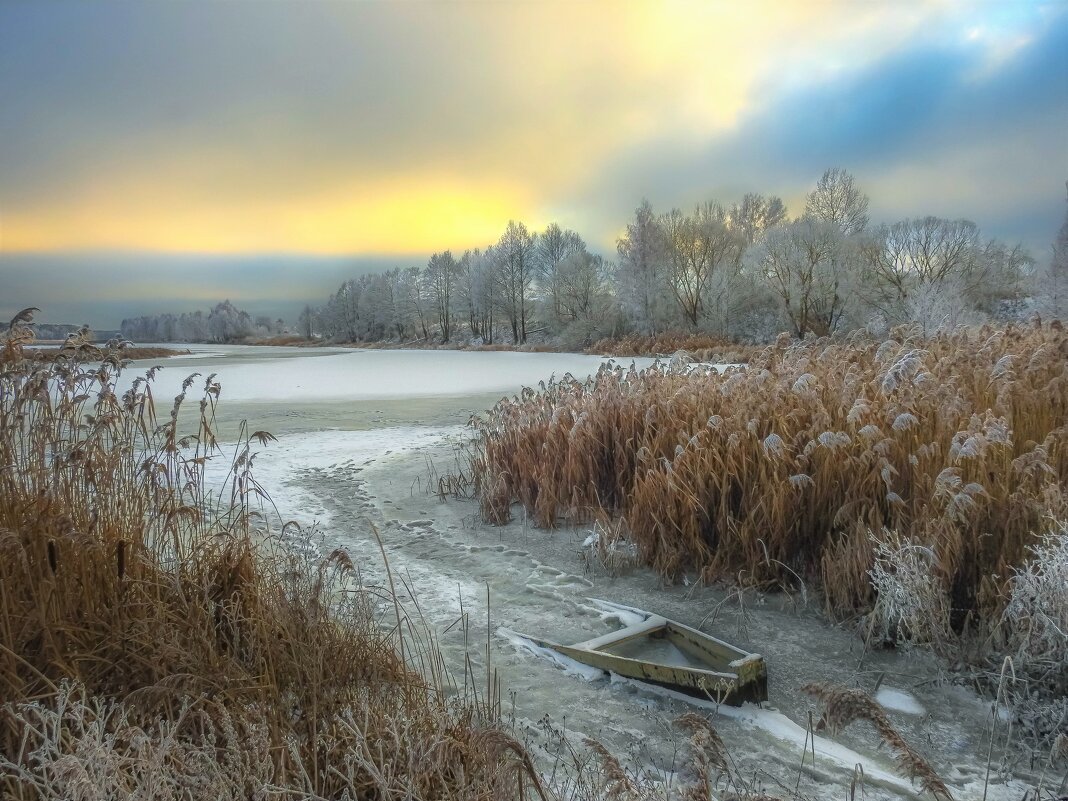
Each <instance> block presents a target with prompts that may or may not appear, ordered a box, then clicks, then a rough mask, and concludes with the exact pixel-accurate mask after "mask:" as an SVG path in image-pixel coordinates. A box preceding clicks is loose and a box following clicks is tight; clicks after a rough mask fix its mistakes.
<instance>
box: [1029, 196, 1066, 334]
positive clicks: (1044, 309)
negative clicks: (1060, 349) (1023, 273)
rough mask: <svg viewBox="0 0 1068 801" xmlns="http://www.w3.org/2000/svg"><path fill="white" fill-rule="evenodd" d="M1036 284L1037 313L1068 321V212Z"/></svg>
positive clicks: (1037, 275) (1038, 274)
mask: <svg viewBox="0 0 1068 801" xmlns="http://www.w3.org/2000/svg"><path fill="white" fill-rule="evenodd" d="M1065 186H1066V187H1068V183H1066V184H1065ZM1034 283H1035V293H1034V294H1035V309H1036V311H1038V313H1039V314H1041V315H1042V316H1043V317H1048V318H1051V319H1057V320H1068V212H1066V213H1065V215H1064V223H1063V224H1062V225H1061V228H1060V230H1059V231H1058V232H1057V238H1056V239H1054V240H1053V248H1052V253H1051V254H1050V259H1049V261H1048V262H1047V263H1046V264H1045V265H1044V266H1043V268H1042V269H1041V270H1039V271H1038V272H1037V273H1036V275H1035V282H1034Z"/></svg>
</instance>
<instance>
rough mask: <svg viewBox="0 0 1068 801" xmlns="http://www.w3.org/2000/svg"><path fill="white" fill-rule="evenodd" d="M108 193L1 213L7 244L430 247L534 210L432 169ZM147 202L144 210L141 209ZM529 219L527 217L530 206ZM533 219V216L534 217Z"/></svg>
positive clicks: (505, 192)
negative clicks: (35, 211) (240, 188)
mask: <svg viewBox="0 0 1068 801" xmlns="http://www.w3.org/2000/svg"><path fill="white" fill-rule="evenodd" d="M152 194H153V193H152V191H151V190H150V189H146V190H145V191H144V194H143V196H141V197H130V196H114V195H112V196H110V197H109V198H101V200H100V201H99V202H98V203H96V204H92V205H90V206H80V205H78V206H73V207H70V208H66V209H60V210H56V211H53V212H52V213H49V214H43V215H36V216H30V215H28V216H26V217H19V216H17V215H5V217H4V218H3V219H2V221H0V248H2V249H3V250H6V251H47V250H77V249H90V250H150V251H160V252H174V253H187V252H188V253H196V252H201V253H242V252H276V253H277V252H301V253H311V254H333V253H374V254H389V253H423V252H428V251H432V250H437V249H444V248H447V247H450V246H451V245H450V243H454V242H455V243H457V245H458V246H459V247H463V246H465V244H466V243H487V244H488V243H491V242H493V241H494V240H496V238H497V237H499V236H500V233H501V231H502V230H503V229H504V227H505V225H506V224H507V222H508V220H509V219H510V215H511V216H512V217H515V216H516V210H519V211H521V212H522V211H524V210H529V209H530V203H529V201H528V199H527V198H525V197H523V196H522V195H521V194H520V193H518V192H515V191H511V190H509V189H508V188H506V187H491V186H465V185H463V184H461V183H459V182H441V181H437V182H435V180H434V179H433V178H430V177H409V178H395V179H392V180H390V181H388V182H386V183H384V184H381V185H372V186H362V187H355V188H352V189H351V190H348V191H337V192H334V193H331V194H328V195H323V196H320V197H310V198H307V197H305V198H300V199H298V200H297V201H296V202H287V201H286V199H285V198H279V197H267V198H262V199H259V200H245V201H243V202H242V203H240V204H233V205H231V204H229V203H228V202H227V201H226V200H225V198H216V199H211V198H206V197H194V198H189V199H187V200H184V201H180V202H178V203H172V205H166V204H167V201H168V200H169V198H167V197H166V196H164V198H163V199H162V202H161V200H160V198H159V197H155V198H154V197H153V196H152ZM138 210H140V211H138ZM527 219H530V214H529V213H528V215H527ZM532 222H533V221H532Z"/></svg>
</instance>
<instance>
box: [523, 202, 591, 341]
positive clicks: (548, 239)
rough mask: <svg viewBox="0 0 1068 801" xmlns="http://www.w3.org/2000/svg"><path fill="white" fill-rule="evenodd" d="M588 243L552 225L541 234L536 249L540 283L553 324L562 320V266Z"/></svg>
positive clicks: (574, 234) (571, 232) (576, 235)
mask: <svg viewBox="0 0 1068 801" xmlns="http://www.w3.org/2000/svg"><path fill="white" fill-rule="evenodd" d="M585 247H586V243H585V242H583V241H582V237H581V236H579V235H578V234H577V233H575V232H574V231H571V230H565V229H563V228H561V227H560V226H559V225H558V224H557V223H550V224H549V226H548V227H547V228H546V229H545V231H544V233H542V234H540V235H539V236H538V239H537V244H536V245H535V248H534V257H535V266H536V268H537V276H538V281H539V283H540V284H541V287H542V291H543V292H544V294H545V299H546V301H547V305H548V308H549V310H550V318H551V320H550V321H551V322H556V321H557V320H559V318H560V266H561V265H562V264H563V263H564V261H566V260H567V258H568V257H569V256H571V254H572V253H575V252H576V251H579V250H583V249H585Z"/></svg>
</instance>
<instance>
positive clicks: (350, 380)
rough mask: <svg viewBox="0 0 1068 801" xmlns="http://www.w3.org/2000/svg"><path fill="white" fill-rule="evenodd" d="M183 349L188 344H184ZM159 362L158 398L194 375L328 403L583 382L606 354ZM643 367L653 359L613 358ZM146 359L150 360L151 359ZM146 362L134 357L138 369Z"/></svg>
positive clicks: (348, 351) (271, 396) (272, 396)
mask: <svg viewBox="0 0 1068 801" xmlns="http://www.w3.org/2000/svg"><path fill="white" fill-rule="evenodd" d="M182 347H186V346H182ZM188 347H189V348H190V350H193V352H192V353H191V354H189V355H185V356H172V357H170V358H167V359H163V360H159V361H158V363H159V364H160V365H162V366H163V368H164V369H163V370H161V371H160V373H159V376H158V378H157V380H156V383H155V386H156V387H157V394H158V395H159V396H160V397H164V396H166V395H174V394H177V393H178V391H179V390H180V387H181V383H182V380H183V379H184V378H185V376H186V375H188V374H189V373H190V372H199V373H203V374H205V375H207V374H210V373H218V377H219V380H220V381H221V382H222V385H223V397H224V398H226V399H227V400H231V401H242V402H262V403H277V402H282V401H298V402H331V401H360V400H385V399H397V398H418V397H456V396H471V395H484V394H489V393H500V394H512V393H515V392H518V391H519V390H520V389H521V388H522V387H524V386H534V385H536V384H537V383H538V382H539V381H541V380H547V379H548V378H549V377H550V376H552V375H556V376H561V375H564V374H565V373H570V374H571V375H573V376H575V377H576V378H579V379H583V378H586V377H587V376H589V375H592V374H594V373H596V372H597V370H598V368H599V367H600V366H601V365H602V364H604V363H605V362H606V361H608V360H607V359H604V358H602V357H600V356H587V355H584V354H581V353H515V352H510V351H459V350H356V349H352V348H287V347H257V346H241V345H219V346H214V345H193V346H188ZM615 361H616V362H617V363H619V364H624V365H629V364H630V363H631V362H635V363H637V364H638V366H639V367H644V366H647V365H649V364H652V362H653V360H652V359H642V358H639V359H629V358H628V359H616V360H615ZM149 363H153V362H152V360H149ZM142 364H144V363H142V362H135V363H134V365H135V369H136V367H139V366H141V365H142Z"/></svg>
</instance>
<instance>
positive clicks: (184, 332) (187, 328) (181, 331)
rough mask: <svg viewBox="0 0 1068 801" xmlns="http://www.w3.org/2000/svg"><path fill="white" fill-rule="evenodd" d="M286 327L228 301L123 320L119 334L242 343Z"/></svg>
mask: <svg viewBox="0 0 1068 801" xmlns="http://www.w3.org/2000/svg"><path fill="white" fill-rule="evenodd" d="M286 330H287V328H286V324H285V322H284V321H282V320H280V319H279V320H272V319H271V318H270V317H265V316H261V317H253V316H252V315H250V314H249V313H248V312H247V311H244V310H243V309H239V308H237V307H236V306H234V304H233V303H231V302H230V301H228V300H224V301H223V302H222V303H218V304H216V305H215V307H214V308H212V309H211V310H210V311H208V312H207V313H206V314H205V313H204V312H202V311H195V312H185V313H182V314H154V315H145V316H142V317H134V318H130V319H126V320H123V321H122V325H121V327H120V331H121V333H122V335H123V336H124V337H125V338H126V339H129V340H132V341H133V342H241V341H243V340H247V339H255V338H261V337H269V336H275V335H278V334H281V333H284V332H285V331H286Z"/></svg>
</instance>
